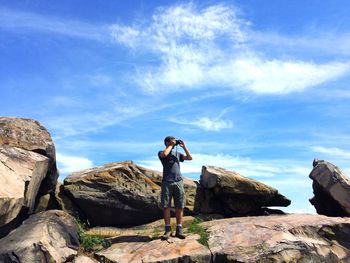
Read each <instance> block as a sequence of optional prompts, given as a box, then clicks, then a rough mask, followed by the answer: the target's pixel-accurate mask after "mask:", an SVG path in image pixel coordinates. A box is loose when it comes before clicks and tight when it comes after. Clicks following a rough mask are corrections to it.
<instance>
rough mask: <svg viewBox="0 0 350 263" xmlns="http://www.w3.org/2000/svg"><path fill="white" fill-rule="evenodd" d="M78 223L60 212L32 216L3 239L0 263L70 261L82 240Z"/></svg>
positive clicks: (54, 211)
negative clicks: (78, 232) (80, 239)
mask: <svg viewBox="0 0 350 263" xmlns="http://www.w3.org/2000/svg"><path fill="white" fill-rule="evenodd" d="M77 230H78V229H77V225H76V223H75V220H74V218H73V217H72V216H70V215H69V214H67V213H65V212H63V211H60V210H50V211H45V212H41V213H38V214H35V215H32V216H30V217H29V218H28V219H27V220H25V221H24V222H23V224H22V225H21V226H20V227H18V228H16V229H15V230H13V231H12V232H11V233H10V234H8V235H7V236H6V237H4V238H2V239H0V262H55V263H56V262H57V263H60V262H69V261H72V260H73V259H74V257H75V255H76V254H77V250H78V248H79V240H78V234H77Z"/></svg>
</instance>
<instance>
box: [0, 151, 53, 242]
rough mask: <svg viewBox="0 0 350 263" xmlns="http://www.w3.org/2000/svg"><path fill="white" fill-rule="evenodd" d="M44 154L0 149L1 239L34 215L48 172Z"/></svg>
mask: <svg viewBox="0 0 350 263" xmlns="http://www.w3.org/2000/svg"><path fill="white" fill-rule="evenodd" d="M48 165H49V160H48V158H46V157H44V156H43V155H40V154H37V153H35V152H31V151H26V150H23V149H20V148H17V147H11V146H8V145H2V146H0V181H1V184H0V208H1V209H0V237H2V236H5V235H6V234H7V233H8V232H9V231H10V230H11V229H12V228H13V227H16V226H17V225H19V224H20V223H21V221H23V219H24V218H25V216H26V215H27V214H31V213H33V212H34V206H35V200H36V196H37V193H38V191H39V188H40V185H41V182H42V180H43V179H44V178H45V176H46V174H47V170H48Z"/></svg>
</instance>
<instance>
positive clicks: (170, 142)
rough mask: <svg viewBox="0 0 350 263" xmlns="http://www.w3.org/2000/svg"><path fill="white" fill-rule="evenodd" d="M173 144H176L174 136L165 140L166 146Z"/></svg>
mask: <svg viewBox="0 0 350 263" xmlns="http://www.w3.org/2000/svg"><path fill="white" fill-rule="evenodd" d="M175 144H176V139H175V138H174V139H171V140H168V141H167V146H169V145H175Z"/></svg>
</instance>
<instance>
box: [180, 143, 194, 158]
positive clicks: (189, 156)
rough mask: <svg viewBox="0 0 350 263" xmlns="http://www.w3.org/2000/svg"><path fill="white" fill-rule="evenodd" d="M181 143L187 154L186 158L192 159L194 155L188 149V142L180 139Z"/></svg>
mask: <svg viewBox="0 0 350 263" xmlns="http://www.w3.org/2000/svg"><path fill="white" fill-rule="evenodd" d="M179 145H180V146H181V147H182V148H183V149H184V151H185V153H186V155H185V156H184V160H189V161H190V160H192V155H191V153H190V151H189V150H188V149H187V147H186V144H185V142H184V141H182V140H179Z"/></svg>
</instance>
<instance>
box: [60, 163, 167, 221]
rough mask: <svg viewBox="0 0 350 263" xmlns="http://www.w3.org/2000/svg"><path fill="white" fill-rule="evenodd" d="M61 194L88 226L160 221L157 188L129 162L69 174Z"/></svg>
mask: <svg viewBox="0 0 350 263" xmlns="http://www.w3.org/2000/svg"><path fill="white" fill-rule="evenodd" d="M63 190H64V192H65V194H67V195H68V196H69V197H70V198H71V200H72V201H73V203H75V204H76V206H78V207H79V208H80V209H81V211H82V212H83V215H82V218H83V219H85V218H86V219H87V221H88V222H89V223H90V225H91V226H96V225H100V226H130V225H138V224H139V225H140V224H143V223H148V222H151V221H154V220H156V219H160V218H161V217H162V209H161V207H160V200H159V199H160V194H159V191H160V186H159V185H158V184H156V183H154V182H153V181H152V179H151V177H150V176H149V175H148V174H147V172H146V171H145V170H143V171H141V170H140V169H139V168H138V167H137V166H136V165H134V164H133V162H131V161H126V162H119V163H110V164H107V165H105V166H103V167H97V168H93V169H88V170H84V171H81V172H75V173H72V174H71V175H70V176H68V177H67V178H65V180H64V186H63Z"/></svg>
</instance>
